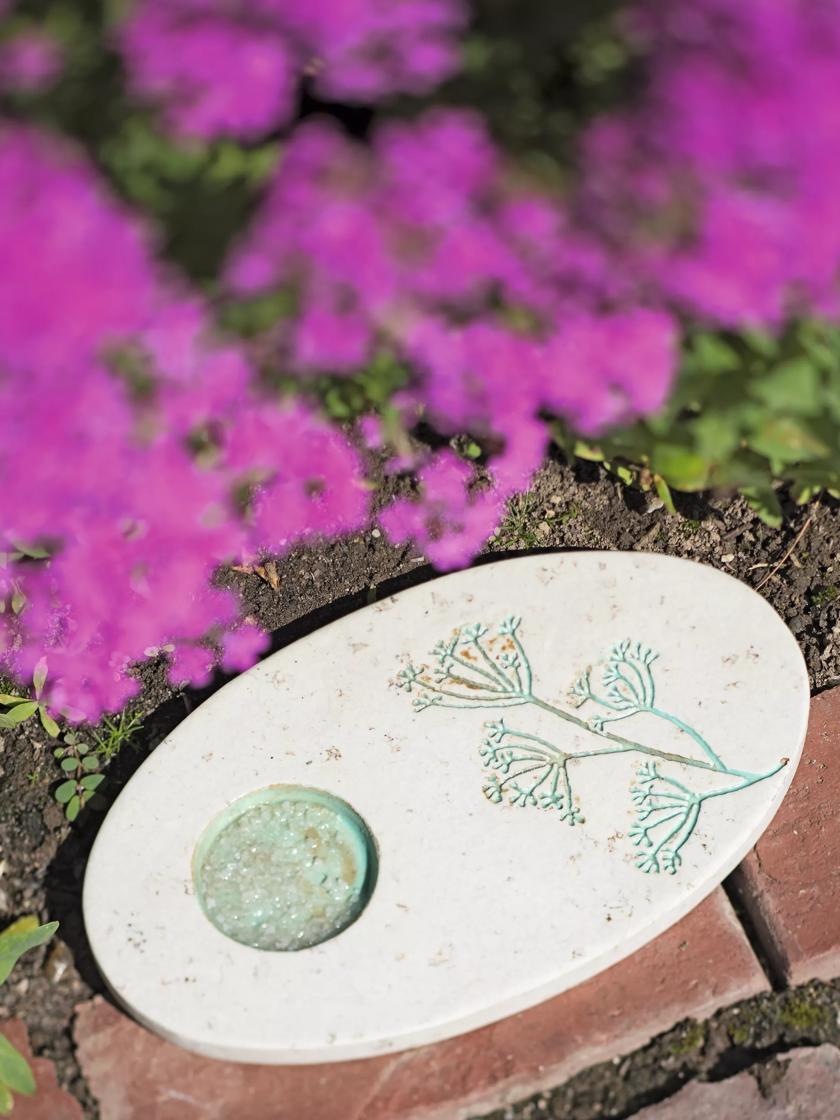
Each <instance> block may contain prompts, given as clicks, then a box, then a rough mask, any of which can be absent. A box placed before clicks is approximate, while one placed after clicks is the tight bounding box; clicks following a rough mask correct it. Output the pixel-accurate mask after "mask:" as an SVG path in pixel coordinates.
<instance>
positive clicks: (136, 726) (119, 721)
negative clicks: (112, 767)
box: [91, 708, 143, 763]
mask: <svg viewBox="0 0 840 1120" xmlns="http://www.w3.org/2000/svg"><path fill="white" fill-rule="evenodd" d="M142 726H143V719H142V717H141V715H140V713H139V712H134V711H132V710H131V709H130V708H125V709H124V710H123V711H122V712H120V714H119V715H118V716H104V717H103V719H102V722H101V723H100V725H99V727H98V728H97V729H96V730H95V731H93V732H91V738H92V739H93V741H94V743H95V747H94V750H95V751H96V753H97V754H98V755H99V756H100V757H101V759H102V761H103V762H106V763H108V762H110V761H111V759H112V758H114V756H115V755H118V754H119V753H120V751H121V750H122V748H123V747H124V746H125V744H126V743H127V742H128V740H129V739H130V738H131V737H132V735H136V734H137V732H138V731H139V730H140V729H141V727H142Z"/></svg>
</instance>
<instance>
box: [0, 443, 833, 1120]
mask: <svg viewBox="0 0 840 1120" xmlns="http://www.w3.org/2000/svg"><path fill="white" fill-rule="evenodd" d="M785 513H786V521H785V524H784V526H783V527H782V528H781V529H778V530H774V529H770V528H768V527H767V526H765V525H763V524H762V523H761V522H760V521H759V520H758V518H757V517H756V516H755V515H754V514H753V513H752V512H751V510H750V509H749V507H748V505H747V503H746V502H745V501H744V500H743V499H740V498H725V497H722V498H717V497H716V498H712V499H706V498H704V497H696V498H687V499H683V500H681V501H680V514H679V515H673V514H669V513H668V512H667V511H666V510H665V508H664V507H663V505H662V503H661V501H660V500H659V499H658V498H657V497H656V496H655V495H653V494H644V493H642V492H640V491H635V490H627V489H626V488H625V487H624V486H622V485H621V484H620V483H619V482H618V481H617V480H616V479H615V478H613V477H612V476H611V475H609V474H608V473H607V472H606V471H604V470H603V469H602V468H600V467H598V466H596V465H594V464H578V465H576V466H575V467H570V466H568V465H567V464H565V463H563V462H560V461H552V462H549V463H548V464H547V465H546V467H545V468H544V470H543V471H542V472H541V473H540V475H539V476H538V478H537V480H536V482H535V484H534V486H533V487H532V489H531V490H530V491H529V492H527V493H526V494H523V495H521V496H520V497H518V498H516V499H514V500H513V501H512V502H511V504H510V507H509V511H508V515H507V517H506V519H505V521H504V522H503V524H502V525H501V526H500V527H499V530H498V532H497V534H496V536H495V538H494V539H493V540H492V541H491V542H490V545H489V546H488V548H487V550H486V554H485V556H484V557H483V558H482V559H481V560H479V563H481V562H483V561H484V560H487V559H495V558H498V557H499V556H500V555H504V554H506V553H507V554H509V553H515V552H522V551H539V550H543V549H546V550H555V549H573V548H581V549H595V548H602V549H620V550H628V549H636V550H639V551H650V552H663V553H668V554H670V555H673V556H684V557H688V558H690V559H693V560H698V561H701V562H703V563H707V564H712V565H713V566H715V567H717V568H720V569H722V570H723V571H726V572H728V573H729V574H730V575H733V576H735V577H736V578H738V579H740V580H742V581H743V582H744V583H746V584H748V585H749V586H751V587H754V588H756V589H758V590H760V593H761V594H762V595H763V596H764V597H765V598H766V599H767V600H768V601H769V602H770V603H771V604H772V605H773V606H774V607H775V609H776V610H777V611H778V612H779V614H780V615H781V616H782V618H783V619H784V620H785V621H786V623H787V624H788V626H789V627H790V628H791V630H792V631H793V633H794V634H795V636H796V638H797V640H798V641H799V644H800V647H801V649H802V651H803V654H804V656H805V659H806V662H807V664H808V670H809V673H810V676H811V685H812V688H813V689H814V690H815V691H819V690H821V689H823V688H825V687H828V686H829V685H832V684H835V683H837V682H838V680H840V506H838V503H836V502H834V501H832V500H828V499H826V500H825V501H824V502H823V503H822V504H820V505H817V506H811V507H808V508H804V509H799V508H796V507H794V506H792V505H791V506H789V507H787V508H786V510H785ZM434 574H435V573H434V572H433V571H432V570H431V569H430V568H429V567H428V565H427V564H426V563H425V561H424V560H423V558H422V557H421V556H419V555H418V553H417V552H416V551H413V550H412V549H410V548H409V549H394V548H392V547H390V546H389V545H388V543H387V542H386V541H385V539H384V538H383V536H382V535H381V534H380V533H379V532H378V530H373V531H372V532H368V533H365V534H363V535H357V536H355V537H350V538H347V539H344V540H341V541H336V542H332V543H330V544H328V545H325V546H323V547H320V548H317V549H307V550H300V551H298V552H295V553H293V554H291V555H290V556H288V557H286V558H285V559H283V560H282V561H278V563H277V567H276V577H277V578H273V579H272V580H269V579H268V578H264V577H262V576H260V575H258V574H248V573H242V572H230V573H227V575H226V576H225V580H226V581H229V582H230V583H231V584H235V585H236V586H238V587H239V588H240V589H241V591H242V593H243V596H244V599H245V603H246V605H247V609H248V611H249V613H250V614H251V615H252V616H253V617H254V618H255V619H257V620H258V621H259V622H260V623H261V624H262V625H264V626H266V627H268V628H269V629H271V630H272V631H274V641H273V649H279V648H281V647H283V646H285V645H287V644H288V643H289V642H291V641H293V640H295V639H296V638H299V637H301V636H302V635H303V634H306V633H309V632H311V631H312V630H315V629H317V628H318V627H320V626H322V625H324V624H325V623H326V622H329V621H331V620H332V619H334V618H336V617H339V616H341V615H343V614H346V613H348V612H349V611H352V610H355V609H358V608H359V607H361V606H364V605H365V604H367V603H370V602H373V601H374V600H375V599H377V598H379V597H381V596H383V595H387V594H392V593H393V592H395V591H397V590H400V589H401V588H403V587H406V586H410V585H412V584H416V583H420V582H422V581H424V580H426V579H430V578H433V577H434ZM275 585H276V586H275ZM734 624H737V622H735V623H734ZM143 681H144V691H143V695H142V697H141V700H140V702H139V708H140V710H141V712H142V714H143V727H142V730H141V731H140V732H139V733H138V734H136V735H135V736H134V737H133V738H132V740H131V741H130V743H129V744H128V745H127V746H125V747H124V748H123V750H122V751H121V753H120V754H119V755H118V756H117V758H116V759H115V760H114V761H113V762H112V763H111V764H110V766H109V768H108V772H107V782H106V783H105V785H104V786H103V793H104V794H106V795H107V797H108V798H109V799H113V797H114V796H116V794H117V793H118V792H119V790H120V789H121V787H122V786H123V785H124V784H125V782H126V781H127V780H128V778H129V777H130V776H131V774H132V773H133V772H134V770H136V768H137V767H138V766H139V765H140V763H141V762H142V761H143V759H144V758H145V757H147V755H148V754H149V753H150V751H152V750H154V748H155V747H156V746H157V744H158V743H160V742H161V740H162V739H163V738H164V737H165V736H166V735H167V734H168V733H169V731H171V730H172V728H173V727H174V726H175V725H176V724H177V723H178V722H179V721H180V720H181V719H183V718H184V716H185V715H186V714H187V713H188V712H189V711H190V710H192V708H193V707H195V705H196V704H198V703H200V702H201V701H202V700H203V699H205V698H206V696H207V695H209V694H210V692H212V691H213V690H214V689H215V688H218V687H219V686H220V685H221V684H223V683H224V682H225V678H221V677H219V679H218V680H216V681H214V684H213V686H212V687H211V688H209V689H206V690H204V691H203V692H201V693H196V692H189V693H184V694H177V695H176V694H174V693H173V690H172V689H171V688H169V687H168V686H167V684H166V682H165V676H164V670H163V667H162V665H151V666H148V667H146V668H144V671H143ZM58 778H59V771H58V766H57V764H56V762H55V760H54V759H53V757H52V752H51V747H50V745H49V743H48V741H47V737H46V735H45V734H44V733H43V731H42V730H41V729H40V726H38V725H36V724H35V723H34V722H32V721H30V722H29V723H27V724H24V725H22V726H21V727H20V728H17V729H15V730H13V731H3V732H2V733H1V737H0V783H2V785H1V786H0V788H2V799H0V926H2V925H5V924H6V923H7V922H8V921H10V920H12V919H13V918H15V917H17V916H19V915H21V914H26V913H36V914H38V915H39V916H40V917H41V918H42V919H43V920H46V919H47V918H50V919H53V918H56V919H58V920H59V921H61V923H62V927H61V931H60V934H61V941H56V942H54V943H53V945H51V946H48V947H47V948H46V949H45V950H42V951H39V952H34V953H31V954H29V955H27V956H26V957H24V958H23V960H22V961H21V962H20V963H19V965H18V967H17V969H16V971H15V972H14V973H13V974H12V977H11V979H10V981H9V983H8V984H7V985H6V986H4V987H3V988H2V989H0V1017H8V1016H19V1017H21V1018H22V1019H24V1020H25V1022H26V1023H27V1025H28V1027H29V1031H30V1036H31V1040H32V1045H33V1049H34V1051H35V1052H36V1053H37V1054H40V1055H43V1056H45V1057H48V1058H50V1059H51V1060H52V1061H54V1062H55V1063H56V1066H57V1070H58V1076H59V1081H60V1083H61V1084H63V1085H64V1086H65V1087H67V1088H69V1089H70V1091H71V1092H73V1093H75V1094H76V1096H78V1098H79V1099H80V1100H81V1102H82V1105H83V1107H84V1109H85V1115H86V1116H89V1117H91V1120H96V1117H97V1115H98V1112H97V1108H96V1104H95V1102H94V1101H93V1100H92V1098H91V1096H90V1094H89V1091H88V1089H87V1086H86V1085H85V1083H84V1080H83V1079H82V1077H81V1075H80V1073H79V1069H78V1066H77V1064H76V1062H75V1058H74V1054H73V1045H72V1040H71V1034H70V1031H71V1026H72V1015H73V1007H74V1006H75V1005H76V1004H77V1003H78V1002H79V1001H80V1000H83V999H86V998H88V997H89V996H90V995H91V994H92V993H94V992H103V993H104V985H103V983H102V979H101V977H100V976H99V975H98V973H97V971H96V968H95V966H94V964H93V961H92V959H91V957H90V953H89V950H88V947H87V944H86V941H85V937H84V930H83V926H82V921H81V907H80V892H81V884H82V879H83V876H84V869H85V862H86V858H87V854H88V852H89V850H90V846H91V844H92V842H93V839H94V836H95V834H96V830H97V828H98V825H99V823H100V820H101V814H96V813H93V812H86V813H84V814H83V815H82V817H80V818H79V820H78V821H77V822H76V823H75V824H74V825H72V826H71V825H69V824H67V823H66V822H65V821H64V818H63V816H62V812H61V810H60V808H59V807H58V806H57V805H56V804H55V802H54V801H53V799H52V790H53V789H54V788H55V785H56V783H57V780H58ZM760 998H761V999H762V1000H764V1001H765V1002H766V1008H765V1009H764V1010H766V1015H765V1016H764V1018H762V1016H761V1015H760V1016H759V1019H760V1020H761V1022H762V1023H765V1020H766V1023H765V1025H764V1026H762V1027H761V1030H764V1032H765V1033H764V1034H763V1035H762V1036H761V1037H762V1044H761V1045H760V1046H759V1045H757V1044H756V1045H753V1044H752V1043H747V1044H744V1045H740V1046H736V1045H735V1044H733V1043H732V1041H731V1038H729V1036H728V1035H727V1034H726V1032H725V1031H723V1033H719V1034H718V1035H715V1036H714V1037H715V1038H719V1039H720V1040H722V1041H720V1045H717V1044H716V1045H715V1047H714V1049H713V1050H709V1051H708V1054H712V1055H713V1056H712V1057H710V1058H708V1062H710V1063H711V1068H713V1069H714V1068H720V1069H726V1070H730V1067H732V1064H733V1062H734V1063H735V1064H737V1063H738V1062H739V1061H740V1062H741V1066H740V1068H744V1067H745V1066H746V1065H748V1064H749V1061H751V1060H754V1058H755V1055H756V1054H759V1055H760V1054H764V1053H771V1052H773V1051H774V1048H775V1049H784V1048H786V1047H787V1046H789V1045H798V1044H805V1043H808V1044H813V1043H818V1042H820V1041H835V1039H834V1038H833V1037H832V1038H828V1037H827V1036H826V1037H821V1036H819V1031H818V1032H816V1033H817V1036H814V1032H813V1031H812V1032H811V1033H810V1034H808V1033H807V1032H805V1033H804V1034H802V1035H801V1037H800V1036H797V1037H796V1038H793V1039H790V1040H787V1041H786V1039H787V1036H786V1035H785V1033H784V1031H785V1030H787V1029H788V1028H787V1027H785V1024H784V1020H783V1017H782V1019H779V1006H780V1005H779V1003H778V1001H779V1000H781V999H782V996H781V995H776V996H769V997H760ZM784 998H787V996H785V997H784ZM815 998H817V1002H818V1003H821V1004H825V1006H826V1007H831V1008H832V1011H831V1014H830V1015H828V1017H827V1019H826V1022H828V1021H829V1020H831V1021H832V1022H834V1023H835V1024H836V1022H837V1021H838V1018H837V1010H838V1008H840V992H838V990H837V988H836V987H835V986H831V985H823V986H822V987H821V988H820V990H819V992H817V993H816V996H815ZM774 1000H775V1001H776V1002H775V1003H774V1002H773V1001H774ZM762 1007H764V1005H762ZM763 1014H764V1012H763V1011H762V1015H763ZM827 1014H828V1013H827ZM715 1021H717V1018H716V1020H715ZM774 1023H775V1026H774ZM767 1024H769V1025H767ZM757 1029H758V1028H757ZM673 1033H674V1032H669V1035H668V1036H664V1037H665V1038H666V1040H667V1039H668V1038H669V1037H670V1036H671V1035H672V1034H673ZM788 1033H789V1032H788ZM705 1037H706V1036H705V1034H704V1038H705ZM727 1038H729V1041H728V1042H727V1041H726V1039H727ZM657 1045H660V1044H659V1043H654V1044H652V1047H653V1049H652V1050H651V1049H650V1048H645V1051H640V1052H639V1054H640V1055H642V1057H639V1056H636V1057H635V1058H634V1059H633V1060H631V1059H628V1062H629V1064H627V1063H624V1065H623V1066H622V1068H618V1069H617V1068H612V1069H610V1070H608V1071H606V1073H605V1072H604V1071H600V1067H596V1069H595V1070H593V1071H587V1073H584V1074H580V1075H579V1076H578V1078H575V1079H573V1082H570V1083H569V1084H570V1085H571V1086H575V1085H577V1086H578V1088H577V1089H569V1088H568V1087H564V1089H563V1091H562V1094H565V1095H562V1094H561V1095H559V1096H558V1095H555V1096H554V1097H548V1096H545V1097H543V1098H541V1099H540V1100H539V1101H533V1102H529V1103H527V1104H523V1106H522V1109H521V1110H517V1113H516V1114H517V1115H518V1116H521V1117H523V1118H524V1117H526V1116H529V1115H534V1116H536V1115H541V1116H542V1115H554V1116H556V1117H558V1118H559V1117H563V1118H564V1120H586V1118H588V1117H593V1118H594V1117H598V1116H629V1115H631V1114H632V1112H633V1111H635V1110H636V1109H637V1108H638V1107H640V1105H641V1104H643V1103H648V1102H649V1101H650V1100H653V1099H660V1098H661V1097H662V1096H665V1095H667V1094H668V1093H669V1092H672V1091H674V1088H676V1087H677V1086H676V1083H674V1078H673V1077H672V1076H671V1074H669V1073H668V1068H669V1067H668V1062H667V1061H666V1058H667V1047H668V1046H669V1045H671V1044H670V1043H669V1042H667V1041H666V1043H665V1044H664V1045H665V1047H666V1051H665V1052H663V1051H662V1050H661V1049H660V1050H657V1049H656V1046H657ZM695 1049H696V1048H695ZM741 1052H743V1058H739V1057H738V1055H739V1053H741ZM646 1054H647V1055H648V1056H647V1057H646V1058H645V1057H644V1055H646ZM692 1054H693V1055H694V1057H693V1058H692V1057H691V1055H689V1057H687V1058H685V1061H682V1059H681V1062H682V1064H681V1066H680V1069H683V1067H685V1068H684V1069H683V1072H682V1077H681V1078H680V1080H681V1079H684V1078H685V1077H688V1076H693V1075H695V1074H696V1073H704V1072H708V1071H706V1064H708V1063H707V1057H704V1055H706V1054H707V1051H706V1050H704V1049H703V1048H702V1047H701V1048H700V1050H697V1051H696V1053H695V1051H692ZM663 1055H664V1056H663ZM698 1055H699V1056H698ZM689 1058H691V1060H689ZM663 1063H664V1065H663ZM715 1063H717V1065H715ZM672 1064H673V1063H672ZM651 1070H653V1071H654V1072H653V1073H652V1072H651ZM599 1071H600V1072H599ZM656 1071H658V1072H656ZM663 1071H664V1073H663ZM581 1079H583V1080H581ZM672 1085H673V1087H669V1086H672ZM569 1093H571V1094H572V1096H569ZM510 1114H511V1115H513V1113H510Z"/></svg>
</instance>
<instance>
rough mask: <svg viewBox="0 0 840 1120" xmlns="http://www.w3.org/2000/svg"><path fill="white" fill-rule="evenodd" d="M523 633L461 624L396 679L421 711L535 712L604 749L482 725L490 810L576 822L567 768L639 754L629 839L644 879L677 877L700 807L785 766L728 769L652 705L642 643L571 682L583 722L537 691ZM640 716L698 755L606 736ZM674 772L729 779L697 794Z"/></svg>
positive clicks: (494, 723) (649, 663)
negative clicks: (505, 807)
mask: <svg viewBox="0 0 840 1120" xmlns="http://www.w3.org/2000/svg"><path fill="white" fill-rule="evenodd" d="M520 627H521V619H520V618H519V617H518V616H516V615H511V616H509V617H507V618H505V619H504V620H503V621H502V622H501V623H499V625H498V626H497V627H495V630H494V631H491V630H490V628H488V627H487V626H485V625H483V624H481V623H477V624H475V625H471V626H462V627H460V628H458V629H457V630H456V631H455V632H454V633H453V634H452V635H451V636H450V637H449V638H447V639H445V640H443V641H440V642H438V643H437V645H436V646H435V647H434V649H433V650H432V657H433V658H434V662H433V664H432V665H415V664H409V665H407V666H406V667H405V668H404V669H402V670H401V671H400V672H399V673H398V674H397V682H396V683H397V686H398V687H399V688H401V689H404V690H405V691H406V692H408V693H410V694H411V696H412V706H413V707H414V710H415V711H417V712H423V711H425V710H426V709H427V708H432V707H440V708H483V709H485V710H486V709H496V708H515V707H524V706H526V705H531V706H533V707H536V708H539V709H541V710H543V711H545V712H549V713H550V714H552V715H553V716H556V717H557V718H558V719H560V720H563V721H565V722H566V723H570V724H572V725H573V726H575V727H577V728H578V729H579V730H583V731H586V732H589V733H590V734H591V735H593V736H594V737H595V738H596V739H598V740H604V741H605V742H604V744H603V745H596V746H593V747H592V748H589V749H583V750H568V751H567V750H564V749H563V748H562V747H560V746H558V745H557V744H556V743H554V742H550V741H549V740H548V739H546V738H544V737H542V736H540V735H535V734H533V733H531V732H530V731H527V730H523V729H521V728H514V727H510V726H508V724H507V723H506V722H505V720H504V719H501V718H499V719H493V720H490V721H488V722H487V723H485V725H484V739H483V740H482V742H481V745H480V747H479V756H480V758H481V762H482V764H483V766H484V767H485V769H486V771H487V778H486V780H485V782H484V785H483V787H482V789H483V792H484V795H485V797H487V799H488V800H489V801H491V802H493V803H494V804H501V803H502V802H506V803H507V804H509V805H515V806H520V807H522V808H537V809H542V810H549V811H553V812H555V813H556V814H557V816H558V817H559V819H560V820H561V821H565V822H566V823H567V824H569V825H576V824H581V823H583V820H584V817H583V812H582V810H581V809H580V807H579V806H578V804H577V801H576V798H575V795H574V792H573V789H572V777H571V773H570V771H572V770H573V769H574V767H573V766H572V765H571V764H572V763H576V764H579V763H580V762H581V761H582V760H584V759H591V758H599V757H602V756H606V755H615V754H627V753H635V754H638V755H641V756H642V759H641V760H640V763H639V766H638V769H637V772H636V781H635V783H634V785H633V786H632V787H631V790H630V795H631V798H632V802H633V806H634V809H635V820H634V822H633V824H632V826H631V827H630V829H629V833H628V837H629V839H630V840H631V841H632V843H633V844H634V845H635V846H636V847H637V848H638V850H639V851H638V856H637V858H636V866H637V867H638V868H639V869H640V870H641V871H643V872H645V873H646V874H651V873H659V872H667V873H668V874H670V875H674V874H676V872H677V871H678V870H679V868H680V865H681V863H682V855H681V852H682V849H683V848H684V846H685V845H686V844H687V843H688V841H689V840H690V839H691V836H692V834H693V833H694V830H695V828H696V826H697V821H698V820H699V817H700V813H701V810H702V807H703V805H704V803H705V802H706V801H709V800H710V799H712V798H714V797H723V796H727V795H729V794H734V793H737V792H738V791H739V790H742V789H746V788H747V787H748V786H752V785H755V783H756V782H761V781H764V780H765V779H767V778H770V777H772V776H773V775H774V774H777V773H778V772H779V770H781V768H782V767H783V766H785V765H786V763H787V761H788V760H787V759H786V758H783V759H781V760H780V761H779V762H778V764H777V765H776V766H774V767H772V768H771V769H770V770H767V771H764V772H760V773H756V772H752V771H748V770H739V769H736V768H734V767H732V766H729V765H727V763H725V762H724V760H723V759H722V758H721V756H720V755H719V754H718V752H717V751H716V750H715V749H714V748H713V747H712V746H711V744H710V743H709V742H708V741H707V740H706V739H705V738H704V736H703V735H701V734H700V732H699V731H697V730H696V728H694V727H692V726H691V725H690V724H688V723H686V722H685V721H684V720H682V719H680V718H679V717H678V716H676V715H674V714H673V713H671V712H668V711H666V710H665V709H664V708H662V707H661V706H659V705H658V704H657V695H656V681H655V678H654V672H653V666H654V664H655V662H656V661H657V658H658V654H657V653H656V652H655V651H654V650H652V649H650V648H649V647H648V646H646V645H644V644H643V643H641V642H638V641H631V640H630V639H626V640H624V641H621V642H618V643H617V644H616V645H614V646H613V647H612V648H611V649H610V650H609V652H608V653H607V655H606V656H605V657H604V658H603V660H602V661H601V662H600V663H599V667H600V681H599V683H598V684H596V685H593V678H594V676H595V675H596V674H595V670H593V669H592V668H589V669H587V670H586V672H585V673H583V674H582V675H581V676H580V677H579V678H578V679H577V680H576V681H575V683H574V684H573V686H572V688H571V689H570V701H571V704H572V707H573V708H574V709H578V710H579V709H582V708H583V707H584V706H585V705H591V706H592V708H593V709H594V710H593V714H591V715H590V716H589V718H588V719H584V718H582V716H579V715H576V714H575V712H574V711H567V710H565V709H563V708H559V707H557V706H556V705H554V704H550V703H548V702H547V701H545V700H543V699H541V697H540V696H538V695H537V694H536V692H535V691H534V675H533V670H532V668H531V663H530V661H529V659H528V656H527V654H526V652H525V648H524V646H523V644H522V641H521V638H520ZM638 715H647V716H653V717H655V718H656V719H659V720H662V721H663V722H665V723H668V724H671V726H673V727H675V728H676V729H677V730H678V731H679V732H680V733H681V734H682V735H684V736H685V737H686V738H687V739H689V740H690V742H691V744H692V746H693V747H696V748H697V754H694V753H692V754H689V753H685V754H682V753H677V752H674V751H669V750H664V749H661V748H659V747H656V746H651V745H648V744H646V743H643V742H637V741H635V740H633V739H629V738H625V737H624V736H623V735H619V734H617V733H615V732H614V731H611V730H609V725H610V724H613V723H616V722H618V721H620V720H626V719H630V718H631V717H633V716H638ZM666 766H667V767H668V768H669V769H668V770H667V771H666V769H665V767H666ZM675 766H682V767H686V768H689V773H690V772H692V771H698V770H701V771H704V772H706V773H712V774H719V775H721V777H722V778H724V779H726V781H725V784H723V785H721V786H720V787H719V788H716V789H711V790H706V791H702V792H701V791H699V790H694V789H691V788H690V786H689V785H688V784H686V782H688V781H689V780H690V779H689V778H688V777H687V776H686V774H685V773H684V772H678V773H680V778H679V779H678V778H677V777H675V776H674V772H673V769H672V768H673V767H675ZM680 779H685V780H680Z"/></svg>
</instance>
